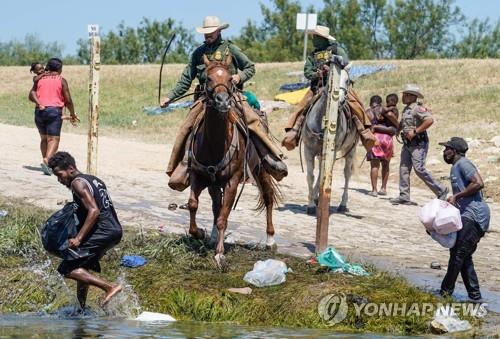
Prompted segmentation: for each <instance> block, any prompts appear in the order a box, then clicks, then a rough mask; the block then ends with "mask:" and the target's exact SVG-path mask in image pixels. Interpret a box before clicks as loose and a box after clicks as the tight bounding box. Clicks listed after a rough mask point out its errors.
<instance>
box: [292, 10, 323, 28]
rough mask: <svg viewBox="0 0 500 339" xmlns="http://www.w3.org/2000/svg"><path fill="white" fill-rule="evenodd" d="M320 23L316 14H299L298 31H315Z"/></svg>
mask: <svg viewBox="0 0 500 339" xmlns="http://www.w3.org/2000/svg"><path fill="white" fill-rule="evenodd" d="M317 23H318V15H317V14H316V13H297V25H296V28H297V29H298V30H310V29H314V28H315V27H316V25H317Z"/></svg>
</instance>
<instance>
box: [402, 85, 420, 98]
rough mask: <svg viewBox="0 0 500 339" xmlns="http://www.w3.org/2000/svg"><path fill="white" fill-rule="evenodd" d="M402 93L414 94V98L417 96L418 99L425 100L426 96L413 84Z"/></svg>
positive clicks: (407, 86)
mask: <svg viewBox="0 0 500 339" xmlns="http://www.w3.org/2000/svg"><path fill="white" fill-rule="evenodd" d="M401 93H409V94H413V95H414V96H416V97H417V98H420V99H423V98H424V95H423V94H422V92H421V91H420V88H419V87H418V86H417V85H413V84H408V85H406V86H405V88H404V89H403V90H402V91H401Z"/></svg>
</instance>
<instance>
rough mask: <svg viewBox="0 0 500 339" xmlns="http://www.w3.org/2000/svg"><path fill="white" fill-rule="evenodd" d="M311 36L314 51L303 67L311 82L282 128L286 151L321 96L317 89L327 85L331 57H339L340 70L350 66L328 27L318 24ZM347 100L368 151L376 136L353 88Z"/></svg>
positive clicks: (343, 51) (291, 148)
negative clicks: (310, 109) (283, 128)
mask: <svg viewBox="0 0 500 339" xmlns="http://www.w3.org/2000/svg"><path fill="white" fill-rule="evenodd" d="M310 34H312V36H313V38H312V40H313V46H314V50H313V51H312V53H311V54H309V55H308V57H307V59H306V62H305V64H304V76H305V77H306V78H307V79H309V80H310V81H311V85H310V88H309V90H308V91H307V93H306V94H305V96H304V98H302V100H301V101H300V102H299V104H298V107H297V110H296V111H295V112H294V113H293V114H292V115H291V116H290V118H289V119H288V123H287V125H286V126H285V132H286V134H285V137H284V139H283V141H282V142H281V144H282V145H283V146H284V147H286V149H287V150H289V151H291V150H293V149H294V148H295V147H296V146H297V144H298V141H299V138H300V131H301V129H302V123H303V121H304V120H305V116H306V114H307V112H308V111H309V108H310V107H311V106H312V104H313V103H314V102H315V101H316V99H317V98H318V97H319V96H320V93H321V92H320V91H319V89H320V88H322V87H324V86H326V84H327V82H328V73H329V70H330V67H329V61H330V60H331V57H332V55H336V56H338V57H337V60H338V61H339V64H340V66H341V67H342V68H344V69H345V67H346V66H347V65H348V64H349V59H348V57H347V53H346V52H345V50H344V49H343V48H342V47H340V46H338V44H337V40H336V39H335V38H334V37H333V36H331V35H330V29H329V28H328V27H326V26H320V25H318V26H316V28H315V29H314V30H312V31H311V32H310ZM347 100H348V103H349V106H350V107H351V111H352V113H354V115H355V116H356V117H357V121H356V120H355V122H356V126H357V128H358V132H359V133H360V134H361V140H362V142H363V145H364V146H365V147H366V148H367V149H371V147H372V146H373V145H374V143H375V136H374V135H373V133H372V132H371V131H370V129H369V127H370V126H371V122H370V119H369V118H368V116H367V115H366V113H365V111H364V108H363V104H362V103H361V100H359V98H358V96H357V94H356V93H355V92H354V91H353V90H352V88H350V89H349V90H348V92H347Z"/></svg>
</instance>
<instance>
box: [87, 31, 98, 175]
mask: <svg viewBox="0 0 500 339" xmlns="http://www.w3.org/2000/svg"><path fill="white" fill-rule="evenodd" d="M89 35H90V73H89V133H88V142H87V173H88V174H91V175H97V141H98V126H99V71H100V69H101V39H100V37H99V26H97V25H89Z"/></svg>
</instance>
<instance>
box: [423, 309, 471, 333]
mask: <svg viewBox="0 0 500 339" xmlns="http://www.w3.org/2000/svg"><path fill="white" fill-rule="evenodd" d="M431 329H434V330H435V331H436V332H437V333H454V332H462V331H468V330H471V329H472V326H471V324H470V323H469V322H468V321H467V320H460V318H459V317H458V316H457V315H456V314H455V311H454V310H453V308H450V307H449V306H441V307H439V308H438V309H437V310H436V312H434V320H433V321H432V322H431Z"/></svg>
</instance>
